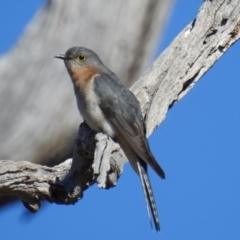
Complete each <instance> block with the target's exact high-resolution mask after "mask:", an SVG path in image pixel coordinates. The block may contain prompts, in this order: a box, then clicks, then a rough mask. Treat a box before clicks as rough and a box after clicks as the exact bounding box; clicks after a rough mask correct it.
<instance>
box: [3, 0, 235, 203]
mask: <svg viewBox="0 0 240 240" xmlns="http://www.w3.org/2000/svg"><path fill="white" fill-rule="evenodd" d="M239 37H240V2H239V1H237V0H235V1H226V0H225V1H224V0H219V1H205V2H204V3H203V5H202V6H201V8H200V10H199V14H198V16H197V18H196V19H195V20H194V21H193V22H192V23H190V24H189V25H188V26H187V27H186V28H185V29H184V30H183V31H182V32H181V33H180V34H179V35H178V36H177V37H176V39H175V40H174V41H173V43H172V44H171V45H170V46H169V47H168V48H167V49H166V50H165V51H164V52H163V53H162V55H161V56H160V57H159V58H158V59H157V60H156V61H155V62H154V63H153V65H152V66H151V67H150V68H148V69H147V71H146V72H145V73H144V74H143V76H142V77H141V78H140V80H139V81H138V82H136V84H134V86H133V87H132V91H133V92H134V93H135V94H136V96H137V97H138V99H139V101H140V103H141V106H142V110H143V114H144V116H145V119H146V124H147V131H148V135H150V134H151V133H152V132H153V131H154V129H155V128H156V127H157V126H158V125H159V124H160V123H161V122H162V121H163V119H164V118H165V116H166V113H167V111H168V109H170V108H171V107H172V106H173V105H174V104H175V103H176V102H177V101H179V100H180V99H181V98H182V97H183V96H184V95H185V94H186V93H187V92H188V91H190V90H191V88H192V87H193V86H194V84H195V83H196V82H197V81H198V80H199V79H200V77H201V76H202V75H203V74H204V73H205V72H206V71H207V70H209V69H210V68H211V67H212V65H213V64H214V63H215V62H216V61H217V60H218V59H219V58H220V57H221V56H222V54H224V52H225V51H226V50H227V49H228V48H229V47H230V46H231V45H232V44H233V43H234V42H236V41H237V40H238V39H239ZM125 163H126V158H125V157H124V154H123V153H122V152H121V151H120V149H119V148H118V146H117V145H116V144H115V143H113V142H112V141H111V140H110V139H107V137H106V136H103V134H97V135H96V134H95V133H94V132H92V131H91V130H90V129H89V128H88V127H87V126H86V125H85V124H82V125H81V127H80V129H79V134H78V139H77V141H76V145H75V150H74V157H73V162H72V165H71V168H70V169H69V172H68V174H67V175H65V176H64V177H63V178H61V177H59V179H57V181H55V182H51V181H52V176H51V178H49V182H51V184H52V186H53V187H52V188H51V189H53V190H52V194H53V193H54V198H51V199H50V200H49V196H48V195H47V197H48V198H47V197H46V198H45V199H47V200H49V201H56V202H58V203H69V202H71V200H69V196H70V197H72V196H73V199H74V200H73V202H74V201H76V200H77V198H79V197H82V194H83V191H84V190H86V189H87V188H88V187H89V186H91V185H92V184H94V183H95V182H97V183H98V184H99V187H104V188H109V187H112V186H115V185H116V182H117V179H118V177H119V176H120V175H121V173H122V168H123V165H124V164H125ZM18 164H20V163H18ZM28 164H29V163H28ZM28 166H29V165H28ZM60 166H61V165H60ZM9 167H10V166H9ZM58 167H59V166H57V167H55V168H58ZM13 168H14V166H13ZM29 168H30V167H29ZM42 168H43V167H40V166H39V169H42ZM5 169H6V167H5ZM22 169H23V168H22ZM30 169H31V168H30ZM7 171H8V170H7V169H6V170H5V172H7ZM16 171H18V170H17V168H16ZM21 171H22V170H21V169H20V170H19V172H21ZM26 171H27V170H26ZM55 176H56V175H55ZM61 176H63V175H61ZM1 178H2V179H5V180H4V181H7V178H4V174H1V175H0V182H4V181H2V180H1ZM11 179H13V178H11ZM24 179H25V178H24ZM24 179H21V180H24ZM17 181H18V178H17ZM25 181H26V180H25ZM13 184H14V180H12V183H11V185H13ZM21 184H23V185H24V187H28V184H24V181H21ZM40 184H41V183H40ZM39 189H40V190H41V188H37V190H36V191H35V192H34V194H33V195H32V194H29V195H28V196H29V199H33V200H31V201H30V203H29V204H28V203H27V206H28V205H30V207H31V206H32V205H34V199H35V198H37V199H39V197H37V196H39V193H38V191H39ZM0 191H1V186H0ZM1 192H2V191H1ZM33 196H34V197H33ZM41 196H42V195H41ZM56 196H57V197H56ZM19 197H20V198H21V199H25V198H26V197H25V195H23V197H22V196H21V195H19ZM24 197H25V198H24ZM24 201H25V200H24ZM37 202H38V201H36V203H35V205H37Z"/></svg>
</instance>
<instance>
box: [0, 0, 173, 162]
mask: <svg viewBox="0 0 240 240" xmlns="http://www.w3.org/2000/svg"><path fill="white" fill-rule="evenodd" d="M171 3H172V1H168V0H162V1H159V0H142V1H140V2H139V1H138V0H132V1H125V0H115V1H112V0H91V1H85V0H68V1H62V0H51V1H50V0H49V1H48V4H47V5H46V6H45V7H44V8H43V9H42V10H41V11H40V12H39V13H38V14H37V16H36V17H35V19H34V21H33V22H32V23H31V24H30V25H29V26H28V28H27V30H26V32H25V33H24V35H23V37H22V39H21V40H20V41H19V42H18V44H17V45H16V47H15V48H14V49H13V50H12V51H10V52H9V53H8V54H7V55H5V56H4V57H3V58H2V59H1V60H0V112H1V117H0V129H1V134H0V159H12V160H17V161H19V160H27V161H31V162H35V163H41V164H47V165H49V166H52V165H54V164H56V163H59V162H61V161H63V160H65V159H66V158H68V157H70V156H71V155H72V151H73V142H74V139H75V138H76V133H77V128H78V126H79V123H80V122H81V121H82V119H81V117H80V116H79V113H78V111H77V108H76V103H75V99H74V94H73V90H72V84H71V81H70V79H69V76H68V75H67V72H66V70H65V68H64V66H63V65H62V64H60V62H58V61H57V60H55V59H54V58H53V56H54V55H56V54H58V53H64V52H65V51H66V50H67V49H68V48H70V47H72V46H76V45H77V46H79V45H80V46H84V47H88V48H91V49H93V50H94V51H96V52H97V53H98V54H99V55H100V56H101V59H102V60H103V61H104V63H106V65H107V66H108V67H109V68H110V69H112V70H113V71H114V72H115V73H116V74H117V75H118V76H119V77H120V78H121V79H122V80H123V81H124V82H125V83H126V84H127V85H131V84H132V83H133V82H134V81H135V80H137V79H138V77H139V76H140V73H141V72H142V70H143V69H144V68H145V67H146V64H147V63H148V61H149V58H150V56H151V54H152V53H153V50H154V47H155V46H156V42H157V39H158V38H159V33H160V32H162V29H163V25H164V22H165V19H166V16H167V15H168V13H169V9H170V7H171ZM13 149H14V150H13Z"/></svg>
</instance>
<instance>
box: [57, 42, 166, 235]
mask: <svg viewBox="0 0 240 240" xmlns="http://www.w3.org/2000/svg"><path fill="white" fill-rule="evenodd" d="M55 57H56V58H60V59H63V60H64V63H65V65H66V68H67V70H68V73H69V75H70V77H71V79H72V82H73V86H74V91H75V95H76V99H77V105H78V109H79V111H80V113H81V115H82V117H83V118H84V120H85V122H86V123H87V124H88V126H89V127H90V128H91V129H92V130H94V131H96V132H103V133H105V134H107V135H108V136H109V137H111V138H112V139H114V140H115V141H117V142H118V143H119V144H120V146H121V148H122V149H123V151H124V153H125V155H126V157H127V158H128V160H129V162H130V164H131V166H132V167H133V169H134V170H135V172H136V173H137V174H138V175H139V176H140V179H141V183H142V188H143V192H144V196H145V200H146V204H147V209H148V215H149V218H150V222H151V216H152V218H153V221H154V225H155V228H156V230H157V231H160V223H159V218H158V213H157V208H156V204H155V200H154V196H153V191H152V187H151V184H150V180H149V177H148V173H147V164H148V165H149V166H150V167H152V169H153V170H154V171H155V172H156V173H157V174H158V175H159V176H160V177H161V178H165V174H164V172H163V170H162V168H161V167H160V166H159V165H158V163H157V161H156V160H155V158H154V157H153V155H152V153H151V151H150V149H149V145H148V141H147V139H146V137H145V133H146V131H145V124H144V120H143V117H142V113H141V108H140V104H139V102H138V100H137V98H136V97H135V96H134V94H133V93H132V92H131V91H130V90H128V89H127V88H126V87H125V86H124V85H123V84H122V82H121V81H120V80H119V79H118V78H117V76H116V75H115V74H114V73H113V72H111V71H110V70H109V69H108V68H107V67H106V66H105V65H104V64H103V63H102V61H101V60H100V58H99V57H98V55H97V54H96V53H95V52H93V51H92V50H90V49H87V48H84V47H73V48H70V49H68V50H67V52H66V53H65V54H58V55H56V56H55ZM150 212H151V215H150Z"/></svg>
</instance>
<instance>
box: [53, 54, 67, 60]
mask: <svg viewBox="0 0 240 240" xmlns="http://www.w3.org/2000/svg"><path fill="white" fill-rule="evenodd" d="M54 57H55V58H60V59H63V60H65V59H67V57H66V56H65V55H64V54H58V55H56V56H54Z"/></svg>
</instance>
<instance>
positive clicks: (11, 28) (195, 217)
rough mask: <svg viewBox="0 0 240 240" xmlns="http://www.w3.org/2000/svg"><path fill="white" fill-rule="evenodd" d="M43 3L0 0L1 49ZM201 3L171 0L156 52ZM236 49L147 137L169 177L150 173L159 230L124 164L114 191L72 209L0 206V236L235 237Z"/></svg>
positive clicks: (88, 196)
mask: <svg viewBox="0 0 240 240" xmlns="http://www.w3.org/2000/svg"><path fill="white" fill-rule="evenodd" d="M44 2H45V1H43V0H35V1H27V0H24V1H23V0H22V1H13V0H8V1H4V4H3V3H2V6H1V8H0V35H1V44H0V54H4V53H6V52H7V51H8V50H9V49H11V47H13V46H14V44H15V43H16V41H17V40H18V38H19V36H20V35H21V34H22V32H23V31H24V28H25V26H26V24H27V23H28V22H29V21H30V20H31V18H32V17H33V16H34V14H35V13H36V11H37V10H38V9H39V8H40V7H41V6H42V4H43V3H44ZM202 2H203V1H202V0H195V1H180V0H178V1H176V5H175V8H174V11H173V12H172V16H171V18H170V22H169V24H168V26H167V28H166V32H165V35H164V38H163V40H162V42H161V44H159V46H156V53H155V54H154V55H155V56H156V55H157V54H158V53H160V52H161V51H162V50H163V49H164V48H165V47H166V46H168V44H169V43H170V42H171V41H172V40H173V38H174V37H175V36H176V35H177V34H178V33H179V32H180V31H181V30H182V29H183V28H184V27H185V26H186V25H187V24H188V23H189V22H190V21H191V20H193V18H194V17H195V16H196V14H197V11H198V9H199V7H200V5H201V4H202ZM186 4H187V5H186ZM26 6H27V7H26ZM63 51H65V50H64V49H63ZM239 53H240V43H236V44H235V45H234V46H233V47H231V48H230V50H229V51H228V52H227V53H226V54H224V56H223V57H222V58H221V59H220V60H219V61H218V62H217V63H216V64H215V65H214V66H213V68H212V69H211V70H210V71H209V72H208V73H207V74H206V75H205V76H204V77H203V78H202V79H201V80H200V82H198V83H197V84H196V85H195V87H194V88H193V89H192V90H191V91H190V92H189V93H188V94H187V95H186V96H185V97H184V98H183V99H182V100H181V101H180V102H179V103H177V104H176V105H175V106H174V107H173V108H172V109H171V110H170V111H169V113H168V115H167V118H166V119H165V121H164V122H163V123H162V124H161V126H160V127H159V128H158V129H157V131H155V132H154V134H153V135H152V136H151V137H150V146H151V149H152V151H153V153H154V155H155V157H156V158H157V159H158V161H159V163H160V164H161V166H162V167H163V168H164V170H165V173H166V176H167V178H166V180H164V181H163V180H161V179H159V177H158V176H157V175H156V174H155V173H154V172H153V171H151V170H150V171H149V172H150V177H151V180H152V185H153V189H154V193H155V197H156V201H157V205H158V212H159V215H160V220H161V232H160V233H156V232H155V231H152V230H151V228H150V225H149V221H148V217H147V211H146V207H145V202H144V199H143V193H142V189H141V185H140V181H139V178H138V177H137V175H136V174H135V173H134V172H133V171H132V169H131V167H130V166H129V165H127V166H126V167H125V169H124V173H123V175H122V177H121V178H120V180H119V182H118V185H117V187H116V188H114V189H111V190H109V191H106V190H99V189H98V188H97V187H96V186H93V187H91V188H90V189H89V190H88V191H86V192H85V195H84V198H83V199H82V200H81V201H80V202H79V203H77V204H76V205H74V206H58V205H55V204H49V203H43V206H42V208H41V210H40V211H39V212H38V213H36V214H34V215H31V214H28V213H27V211H26V210H25V209H24V207H23V206H22V204H21V203H20V202H19V203H15V204H12V205H9V206H7V207H5V208H4V209H1V210H0V211H1V212H0V222H1V223H2V224H1V225H2V227H1V238H2V239H25V240H27V239H35V240H37V239H53V238H54V239H105V240H107V239H109V240H110V239H111V240H112V239H126V240H128V239H138V240H141V239H144V240H145V239H164V240H166V239H171V240H173V239H178V240H179V239H184V240H188V239H189V240H190V239H191V240H192V239H194V240H197V239H199V240H200V239H201V240H202V239H204V240H208V239H209V240H210V239H211V240H212V239H218V240H221V239H224V240H225V239H231V240H235V239H236V240H239V239H240V227H239V224H240V204H239V203H240V191H239V190H240V189H239V188H240V173H239V170H240V161H239V160H240V147H239V143H240V128H239V123H240V106H239V105H238V103H239V102H240V81H239ZM51 60H52V59H51ZM51 60H49V62H50V61H51ZM76 111H77V109H76ZM78 235H79V236H78Z"/></svg>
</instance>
